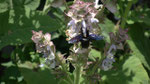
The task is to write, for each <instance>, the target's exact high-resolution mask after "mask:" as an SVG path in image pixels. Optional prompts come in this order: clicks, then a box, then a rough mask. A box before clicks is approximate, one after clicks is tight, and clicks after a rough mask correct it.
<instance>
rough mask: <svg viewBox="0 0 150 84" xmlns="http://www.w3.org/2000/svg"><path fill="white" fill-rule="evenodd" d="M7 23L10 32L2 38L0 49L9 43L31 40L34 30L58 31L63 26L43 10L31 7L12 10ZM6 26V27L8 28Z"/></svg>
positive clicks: (0, 39) (21, 42) (14, 43)
mask: <svg viewBox="0 0 150 84" xmlns="http://www.w3.org/2000/svg"><path fill="white" fill-rule="evenodd" d="M9 17H11V18H9V21H8V23H7V22H6V23H5V24H4V25H7V27H9V28H8V30H9V31H8V32H6V33H7V34H5V35H4V36H1V38H0V49H1V48H3V47H4V46H7V45H16V44H23V43H28V42H31V36H32V33H31V31H32V30H42V31H44V32H52V31H56V30H57V29H58V28H61V25H60V23H58V22H57V21H56V20H55V19H52V18H51V17H49V16H47V15H43V13H42V12H35V11H32V10H30V9H27V8H26V10H23V9H16V10H10V15H9ZM4 27H6V26H4ZM7 27H6V28H7Z"/></svg>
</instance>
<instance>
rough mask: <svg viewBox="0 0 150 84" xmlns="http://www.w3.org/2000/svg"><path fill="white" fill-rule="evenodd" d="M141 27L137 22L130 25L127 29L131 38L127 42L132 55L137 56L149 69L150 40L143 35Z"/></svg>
mask: <svg viewBox="0 0 150 84" xmlns="http://www.w3.org/2000/svg"><path fill="white" fill-rule="evenodd" d="M143 27H144V26H143V25H140V24H139V23H138V24H135V25H132V26H131V28H130V31H129V34H130V37H131V40H129V41H128V43H129V45H130V47H131V50H132V51H133V55H135V56H137V57H138V58H139V59H140V60H141V62H142V63H143V64H144V66H145V67H146V68H147V69H149V70H150V40H149V39H148V38H147V37H146V36H145V35H144V32H145V30H144V28H143ZM149 73H150V72H149Z"/></svg>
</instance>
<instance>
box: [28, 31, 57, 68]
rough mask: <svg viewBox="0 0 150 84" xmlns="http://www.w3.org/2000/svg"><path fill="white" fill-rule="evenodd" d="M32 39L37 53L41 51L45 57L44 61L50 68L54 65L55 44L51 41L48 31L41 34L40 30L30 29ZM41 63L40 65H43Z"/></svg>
mask: <svg viewBox="0 0 150 84" xmlns="http://www.w3.org/2000/svg"><path fill="white" fill-rule="evenodd" d="M32 33H33V36H32V38H31V39H32V40H33V42H34V43H35V44H36V50H37V52H38V53H42V54H43V57H44V58H45V63H46V64H47V65H48V66H50V67H51V68H54V67H55V64H56V63H55V51H56V50H55V46H54V44H53V42H52V41H51V35H50V34H49V33H46V34H43V33H42V31H39V32H36V31H32ZM43 65H44V64H41V65H40V66H43Z"/></svg>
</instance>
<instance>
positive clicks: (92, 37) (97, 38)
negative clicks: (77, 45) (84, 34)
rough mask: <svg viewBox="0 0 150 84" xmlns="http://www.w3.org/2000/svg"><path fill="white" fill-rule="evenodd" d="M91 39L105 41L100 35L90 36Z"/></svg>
mask: <svg viewBox="0 0 150 84" xmlns="http://www.w3.org/2000/svg"><path fill="white" fill-rule="evenodd" d="M89 38H90V40H103V39H104V37H103V36H99V35H96V34H90V35H89Z"/></svg>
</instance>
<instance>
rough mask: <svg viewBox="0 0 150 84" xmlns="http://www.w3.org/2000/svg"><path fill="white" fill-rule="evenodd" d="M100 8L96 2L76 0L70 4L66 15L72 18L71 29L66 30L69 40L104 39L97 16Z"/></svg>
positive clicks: (74, 41) (69, 25) (72, 41)
mask: <svg viewBox="0 0 150 84" xmlns="http://www.w3.org/2000/svg"><path fill="white" fill-rule="evenodd" d="M97 13H98V10H97V9H96V8H95V7H94V3H91V2H83V1H80V0H76V2H75V3H74V4H73V5H71V6H70V10H69V11H68V13H66V15H67V16H68V17H70V18H71V20H70V21H69V23H68V27H69V29H67V30H66V35H67V37H68V38H67V40H68V42H69V43H77V42H87V41H90V40H102V39H103V37H102V36H99V33H100V28H99V26H98V22H99V20H98V19H97V18H95V16H96V14H97Z"/></svg>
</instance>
